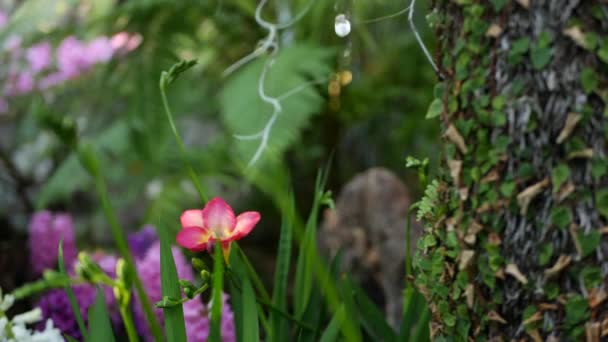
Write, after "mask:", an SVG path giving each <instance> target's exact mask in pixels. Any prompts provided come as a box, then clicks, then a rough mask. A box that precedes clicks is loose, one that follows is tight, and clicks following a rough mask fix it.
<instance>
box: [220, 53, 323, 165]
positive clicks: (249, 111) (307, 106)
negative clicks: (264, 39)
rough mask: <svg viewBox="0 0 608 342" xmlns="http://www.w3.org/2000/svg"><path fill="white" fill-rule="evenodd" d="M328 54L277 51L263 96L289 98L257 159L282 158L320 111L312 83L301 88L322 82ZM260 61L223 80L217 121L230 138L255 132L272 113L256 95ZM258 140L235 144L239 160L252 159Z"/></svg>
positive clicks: (261, 62)
mask: <svg viewBox="0 0 608 342" xmlns="http://www.w3.org/2000/svg"><path fill="white" fill-rule="evenodd" d="M332 55H333V51H331V50H328V49H325V48H321V47H319V46H315V45H306V44H298V45H295V46H293V47H289V48H286V49H282V50H281V52H280V53H279V54H278V55H277V57H276V60H275V62H274V64H273V65H272V67H271V68H270V69H269V70H268V73H267V75H266V79H265V87H264V92H265V94H266V95H268V96H273V97H281V96H285V95H286V94H291V95H290V96H288V97H285V98H283V99H282V100H281V101H280V103H281V108H282V112H281V114H279V115H278V116H277V119H276V121H275V122H274V125H273V127H272V129H271V130H270V134H269V137H268V144H267V148H266V149H265V150H264V151H263V154H262V156H272V157H279V156H281V154H282V153H283V151H285V149H286V148H288V147H289V146H291V145H292V144H293V143H295V142H296V141H298V139H299V135H300V132H301V131H302V130H303V129H304V128H305V127H306V126H307V125H308V124H309V122H310V120H311V118H312V117H313V116H314V115H315V114H318V113H319V112H320V110H321V107H322V105H323V103H324V99H323V97H322V96H321V95H320V94H319V93H318V91H317V89H316V87H315V85H310V86H303V85H304V84H306V83H307V82H310V80H320V79H322V78H325V77H326V75H328V74H329V73H330V72H331V71H332V67H331V62H330V61H331V58H330V57H331V56H332ZM264 63H265V60H262V59H260V60H257V61H255V62H252V63H251V64H250V65H248V66H246V67H244V69H243V70H241V71H239V72H238V73H237V74H236V75H234V76H233V77H231V78H230V79H229V80H228V82H227V83H226V85H225V87H224V89H223V90H222V92H221V108H222V119H223V121H224V123H225V124H226V127H227V128H228V130H229V132H230V133H232V134H236V135H243V136H247V135H253V134H257V133H258V132H260V131H262V130H263V129H264V127H265V126H266V124H267V122H268V120H269V119H270V118H271V116H272V114H273V107H272V106H271V105H270V104H269V103H267V102H264V101H262V99H261V98H260V96H259V94H258V83H259V78H260V76H261V74H262V70H263V65H264ZM294 89H297V90H298V91H297V93H296V92H293V91H294ZM260 142H261V141H260V140H259V139H257V140H238V139H235V141H234V143H235V144H236V149H237V151H238V154H239V156H240V157H242V158H243V159H244V160H247V161H248V160H251V158H252V157H253V156H254V155H255V153H256V151H257V149H258V146H259V143H260Z"/></svg>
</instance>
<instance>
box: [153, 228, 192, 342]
mask: <svg viewBox="0 0 608 342" xmlns="http://www.w3.org/2000/svg"><path fill="white" fill-rule="evenodd" d="M158 234H159V239H160V278H161V289H162V294H163V297H169V298H181V291H180V287H179V278H178V276H177V269H176V268H175V260H174V259H173V253H172V251H171V244H170V242H169V241H170V240H169V233H168V232H167V230H166V229H162V228H159V229H158ZM163 314H164V317H165V334H166V338H167V341H169V342H182V341H186V326H185V323H184V311H183V308H182V305H181V304H179V305H174V306H170V307H165V308H163Z"/></svg>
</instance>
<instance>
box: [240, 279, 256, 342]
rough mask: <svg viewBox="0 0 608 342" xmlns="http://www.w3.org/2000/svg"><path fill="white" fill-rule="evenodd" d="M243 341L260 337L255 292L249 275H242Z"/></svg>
mask: <svg viewBox="0 0 608 342" xmlns="http://www.w3.org/2000/svg"><path fill="white" fill-rule="evenodd" d="M243 317H244V318H245V319H244V321H243V342H257V341H259V338H260V332H259V325H258V311H257V303H256V300H255V293H254V292H253V287H252V286H251V282H250V281H249V277H247V276H244V277H243Z"/></svg>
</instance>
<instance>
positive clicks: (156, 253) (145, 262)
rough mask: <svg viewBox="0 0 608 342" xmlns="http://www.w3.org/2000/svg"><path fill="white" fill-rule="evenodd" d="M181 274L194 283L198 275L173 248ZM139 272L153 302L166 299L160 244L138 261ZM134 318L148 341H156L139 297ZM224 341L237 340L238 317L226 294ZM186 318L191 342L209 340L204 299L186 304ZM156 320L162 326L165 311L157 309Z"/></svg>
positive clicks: (184, 306)
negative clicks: (235, 321) (163, 294)
mask: <svg viewBox="0 0 608 342" xmlns="http://www.w3.org/2000/svg"><path fill="white" fill-rule="evenodd" d="M171 251H172V252H173V258H174V260H175V266H176V268H177V274H178V276H179V278H180V279H186V280H190V281H193V280H194V274H193V272H192V268H191V266H190V264H189V263H188V262H187V260H186V258H185V257H184V256H183V254H182V253H181V252H180V250H179V249H178V248H177V247H173V248H172V249H171ZM137 272H138V273H139V276H140V278H141V280H142V282H143V284H144V288H145V290H146V293H147V294H148V298H150V301H151V302H152V303H155V302H158V301H160V300H161V299H162V292H161V284H160V243H159V242H155V243H154V244H152V246H150V248H149V249H148V251H147V252H146V253H145V256H144V257H143V258H142V259H140V260H138V262H137ZM135 298H136V300H135V303H134V304H135V306H134V318H135V325H136V326H137V329H138V331H139V333H140V334H141V335H142V336H143V337H144V340H145V341H152V340H153V338H152V336H151V335H150V331H149V329H148V326H147V322H146V319H145V315H144V313H143V310H142V308H141V305H140V302H139V299H137V296H135ZM222 309H223V310H222V340H223V341H226V342H232V341H236V335H235V328H234V315H233V313H232V310H231V309H230V306H229V304H228V296H227V295H224V305H223V306H222ZM183 310H184V319H185V323H186V334H187V337H188V342H199V341H200V342H204V341H207V337H208V335H209V317H208V312H209V310H208V309H207V307H206V306H205V304H204V303H203V302H202V301H201V298H200V296H199V297H196V298H194V299H192V300H189V301H187V302H185V303H184V304H183ZM155 313H156V317H157V318H158V320H159V321H160V323H161V324H162V322H163V321H164V319H163V315H162V310H160V309H155Z"/></svg>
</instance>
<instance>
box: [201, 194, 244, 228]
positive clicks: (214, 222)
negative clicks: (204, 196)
mask: <svg viewBox="0 0 608 342" xmlns="http://www.w3.org/2000/svg"><path fill="white" fill-rule="evenodd" d="M203 220H204V222H205V227H206V228H208V229H210V230H211V231H213V233H214V234H215V237H216V238H221V237H223V236H225V235H227V234H229V233H230V232H231V231H232V230H233V229H234V226H235V225H236V218H235V217H234V212H233V211H232V208H230V206H229V205H228V203H226V202H224V200H223V199H221V198H219V197H216V198H214V199H212V200H211V201H209V202H207V205H205V208H203Z"/></svg>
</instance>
